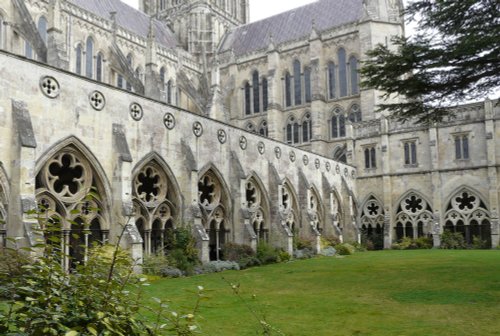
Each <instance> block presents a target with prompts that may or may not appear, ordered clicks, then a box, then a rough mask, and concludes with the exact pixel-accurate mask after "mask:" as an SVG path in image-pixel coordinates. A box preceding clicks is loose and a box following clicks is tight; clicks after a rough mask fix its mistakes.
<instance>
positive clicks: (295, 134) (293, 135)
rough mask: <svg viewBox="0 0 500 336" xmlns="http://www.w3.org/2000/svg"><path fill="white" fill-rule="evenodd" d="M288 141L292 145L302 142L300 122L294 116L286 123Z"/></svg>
mask: <svg viewBox="0 0 500 336" xmlns="http://www.w3.org/2000/svg"><path fill="white" fill-rule="evenodd" d="M286 142H287V143H288V144H292V145H295V144H298V143H299V142H300V137H299V123H298V122H297V119H295V117H293V116H292V117H290V118H289V119H288V121H287V124H286Z"/></svg>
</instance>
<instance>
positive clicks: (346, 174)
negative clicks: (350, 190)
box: [344, 168, 349, 177]
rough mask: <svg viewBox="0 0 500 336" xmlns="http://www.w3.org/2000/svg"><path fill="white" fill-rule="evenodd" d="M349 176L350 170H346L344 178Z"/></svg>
mask: <svg viewBox="0 0 500 336" xmlns="http://www.w3.org/2000/svg"><path fill="white" fill-rule="evenodd" d="M348 175H349V169H347V168H344V176H345V177H347V176H348Z"/></svg>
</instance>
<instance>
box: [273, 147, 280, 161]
mask: <svg viewBox="0 0 500 336" xmlns="http://www.w3.org/2000/svg"><path fill="white" fill-rule="evenodd" d="M274 154H275V155H276V158H277V159H281V148H279V147H276V148H274Z"/></svg>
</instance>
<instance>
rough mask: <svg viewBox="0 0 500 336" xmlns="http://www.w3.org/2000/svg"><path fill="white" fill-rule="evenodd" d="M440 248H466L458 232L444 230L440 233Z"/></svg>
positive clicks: (462, 237)
mask: <svg viewBox="0 0 500 336" xmlns="http://www.w3.org/2000/svg"><path fill="white" fill-rule="evenodd" d="M441 248H442V249H447V250H457V249H465V248H467V244H466V243H465V239H464V236H463V235H462V234H461V233H460V232H451V231H448V230H445V231H444V232H443V234H442V235H441Z"/></svg>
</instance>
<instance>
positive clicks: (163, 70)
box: [160, 67, 166, 88]
mask: <svg viewBox="0 0 500 336" xmlns="http://www.w3.org/2000/svg"><path fill="white" fill-rule="evenodd" d="M165 74H166V70H165V67H162V68H161V69H160V83H161V87H162V88H163V87H164V85H165Z"/></svg>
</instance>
